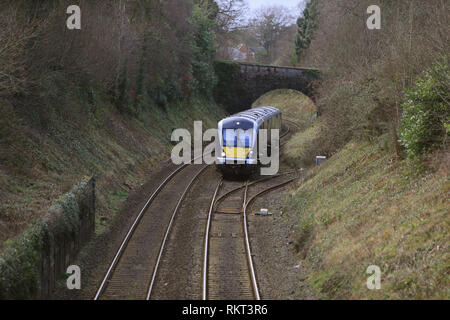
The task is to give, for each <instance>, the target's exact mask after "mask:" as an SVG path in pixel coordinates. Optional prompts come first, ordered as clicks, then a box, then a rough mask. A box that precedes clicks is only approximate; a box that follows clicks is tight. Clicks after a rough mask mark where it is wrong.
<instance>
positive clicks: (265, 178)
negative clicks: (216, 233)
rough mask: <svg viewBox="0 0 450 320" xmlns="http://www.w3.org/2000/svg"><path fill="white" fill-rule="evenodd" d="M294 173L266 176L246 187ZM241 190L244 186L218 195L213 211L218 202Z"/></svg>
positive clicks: (293, 171)
mask: <svg viewBox="0 0 450 320" xmlns="http://www.w3.org/2000/svg"><path fill="white" fill-rule="evenodd" d="M295 172H296V171H295V170H292V171H288V172H283V173H278V174H275V175H273V176H267V177H264V178H261V179H258V180H255V181H252V182H250V183H249V184H248V186H249V187H250V186H252V185H254V184H257V183H260V182H264V181H267V180H272V179H275V178H278V177H282V176H286V175H288V174H291V173H295ZM243 188H245V185H242V186H240V187H236V188H234V189H231V190H230V191H227V192H226V193H224V194H222V195H220V196H219V197H218V198H217V200H216V203H215V209H217V206H218V205H219V203H220V202H222V201H223V200H224V198H226V197H228V196H229V195H230V194H232V193H233V192H236V191H238V190H240V189H243Z"/></svg>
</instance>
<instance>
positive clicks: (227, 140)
mask: <svg viewBox="0 0 450 320" xmlns="http://www.w3.org/2000/svg"><path fill="white" fill-rule="evenodd" d="M222 130H223V131H222V136H223V145H224V146H228V147H244V148H248V147H250V146H251V144H252V141H253V123H252V122H251V121H247V120H232V121H229V122H227V123H224V124H223V127H222Z"/></svg>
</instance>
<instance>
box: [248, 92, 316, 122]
mask: <svg viewBox="0 0 450 320" xmlns="http://www.w3.org/2000/svg"><path fill="white" fill-rule="evenodd" d="M260 106H273V107H276V108H278V109H280V110H281V111H282V112H283V117H285V118H286V119H291V120H295V121H297V122H299V123H301V124H303V125H304V126H305V127H307V126H309V125H310V124H311V123H312V122H313V121H314V120H315V118H316V106H315V105H314V102H313V101H312V100H311V99H310V98H309V97H308V96H306V95H304V94H303V93H301V92H300V91H296V90H291V89H278V90H273V91H269V92H267V93H266V94H264V95H262V96H261V97H259V98H258V100H256V101H255V102H253V104H252V107H253V108H255V107H260Z"/></svg>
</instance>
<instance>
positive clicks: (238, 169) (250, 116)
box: [216, 106, 282, 176]
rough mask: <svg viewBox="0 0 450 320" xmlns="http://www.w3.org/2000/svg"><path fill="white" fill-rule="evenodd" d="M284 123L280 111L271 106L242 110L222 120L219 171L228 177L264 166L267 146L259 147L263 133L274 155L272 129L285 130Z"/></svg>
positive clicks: (219, 130) (249, 172) (218, 147)
mask: <svg viewBox="0 0 450 320" xmlns="http://www.w3.org/2000/svg"><path fill="white" fill-rule="evenodd" d="M281 122H282V119H281V112H280V110H278V109H277V108H274V107H271V106H266V107H258V108H253V109H249V110H246V111H242V112H239V113H237V114H234V115H232V116H229V117H227V118H225V119H222V120H221V121H219V123H218V144H219V145H218V146H217V149H216V150H219V154H218V157H217V161H216V165H217V167H218V169H219V170H220V171H222V173H223V174H224V175H237V176H240V175H250V174H252V173H255V172H256V170H257V169H258V167H259V165H260V162H259V157H260V153H261V150H263V149H264V148H265V147H266V146H264V145H259V144H260V139H259V133H260V130H261V129H266V130H267V141H268V144H267V152H268V153H269V154H270V147H271V146H270V141H271V135H272V130H274V129H275V130H281ZM258 150H259V151H260V152H258Z"/></svg>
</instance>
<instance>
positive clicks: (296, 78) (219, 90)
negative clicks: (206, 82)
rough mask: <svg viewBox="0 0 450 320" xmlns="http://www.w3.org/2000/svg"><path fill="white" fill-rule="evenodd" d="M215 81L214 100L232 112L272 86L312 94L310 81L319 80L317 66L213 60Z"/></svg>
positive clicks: (239, 109)
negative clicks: (300, 66)
mask: <svg viewBox="0 0 450 320" xmlns="http://www.w3.org/2000/svg"><path fill="white" fill-rule="evenodd" d="M214 68H215V71H216V75H217V77H218V80H219V81H218V84H217V86H216V88H215V90H214V98H215V100H216V102H218V103H220V104H222V105H224V106H225V107H226V108H227V110H228V111H229V112H231V113H234V112H237V111H241V110H245V109H248V108H250V106H251V104H252V103H253V102H254V101H255V100H256V99H257V98H259V97H260V96H261V95H263V94H264V93H266V92H268V91H271V90H275V89H294V90H298V91H300V92H303V93H304V94H306V95H308V96H310V97H312V95H313V88H312V85H311V84H312V82H314V81H316V80H318V78H319V71H318V70H317V69H309V68H296V67H284V66H270V65H260V64H253V63H246V62H242V63H241V62H234V61H215V62H214Z"/></svg>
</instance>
